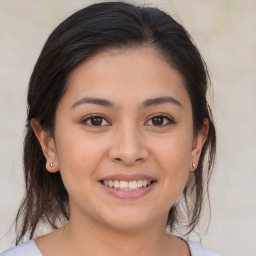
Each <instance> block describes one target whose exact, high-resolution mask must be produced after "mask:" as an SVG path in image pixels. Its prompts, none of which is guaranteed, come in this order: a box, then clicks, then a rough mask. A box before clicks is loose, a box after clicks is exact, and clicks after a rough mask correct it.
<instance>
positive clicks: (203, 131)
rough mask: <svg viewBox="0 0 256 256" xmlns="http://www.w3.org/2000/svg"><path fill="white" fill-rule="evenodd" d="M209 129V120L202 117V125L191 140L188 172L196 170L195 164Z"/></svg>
mask: <svg viewBox="0 0 256 256" xmlns="http://www.w3.org/2000/svg"><path fill="white" fill-rule="evenodd" d="M208 131H209V120H208V119H207V118H205V119H204V121H203V125H202V126H201V128H200V130H199V131H198V133H197V134H196V135H195V138H194V140H193V147H192V151H191V164H190V170H189V171H190V172H194V171H195V170H196V166H197V165H198V162H199V159H200V155H201V151H202V148H203V146H204V143H205V141H206V139H207V135H208Z"/></svg>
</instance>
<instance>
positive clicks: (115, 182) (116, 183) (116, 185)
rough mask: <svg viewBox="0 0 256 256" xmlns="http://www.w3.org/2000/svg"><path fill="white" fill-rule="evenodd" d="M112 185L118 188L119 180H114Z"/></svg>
mask: <svg viewBox="0 0 256 256" xmlns="http://www.w3.org/2000/svg"><path fill="white" fill-rule="evenodd" d="M114 187H115V188H119V187H120V184H119V181H118V180H115V181H114Z"/></svg>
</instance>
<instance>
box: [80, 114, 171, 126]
mask: <svg viewBox="0 0 256 256" xmlns="http://www.w3.org/2000/svg"><path fill="white" fill-rule="evenodd" d="M94 118H100V119H104V120H105V121H107V120H106V118H105V117H104V116H102V115H99V114H92V115H89V116H88V117H86V118H85V119H84V120H83V121H82V123H83V124H86V125H88V126H91V127H95V128H100V127H102V126H109V125H92V124H88V123H87V121H89V120H92V119H94ZM154 118H163V119H165V120H167V122H168V123H167V124H164V125H153V126H155V127H160V128H161V127H165V126H168V125H171V124H174V123H175V122H174V120H173V119H172V118H170V117H168V116H166V115H162V114H158V115H155V116H153V117H151V118H150V119H149V120H152V119H154ZM149 120H148V121H149ZM148 121H147V122H148ZM107 122H108V121H107ZM151 122H152V121H151ZM163 122H164V121H163ZM108 123H109V122H108Z"/></svg>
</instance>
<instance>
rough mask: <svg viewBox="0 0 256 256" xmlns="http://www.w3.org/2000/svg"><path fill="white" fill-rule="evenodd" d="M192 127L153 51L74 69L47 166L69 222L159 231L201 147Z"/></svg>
mask: <svg viewBox="0 0 256 256" xmlns="http://www.w3.org/2000/svg"><path fill="white" fill-rule="evenodd" d="M192 123H193V122H192V109H191V103H190V99H189V96H188V93H187V91H186V90H185V87H184V84H183V80H182V77H181V74H180V73H179V72H178V71H177V70H176V69H174V68H173V67H172V66H171V65H170V64H168V63H167V62H166V61H165V60H164V58H162V57H161V55H159V53H158V52H157V51H156V50H154V49H153V48H150V47H141V48H137V49H111V50H107V51H103V52H101V53H98V54H97V55H95V56H93V57H91V58H90V59H88V60H86V61H85V62H84V63H82V64H81V65H80V66H79V67H77V68H76V69H75V70H74V71H73V72H72V74H71V76H70V79H69V84H68V89H67V92H66V93H65V95H64V96H63V97H62V99H61V100H60V102H59V105H58V107H57V111H56V120H55V137H54V141H53V139H52V140H51V143H53V147H51V149H49V150H51V152H50V154H48V159H47V160H49V162H53V163H54V167H53V169H51V167H49V166H48V169H49V171H53V170H56V171H57V170H60V172H61V176H62V178H63V182H64V185H65V187H66V189H67V191H68V194H69V198H70V211H71V220H72V218H85V219H88V220H90V221H96V222H97V223H101V224H102V225H107V226H112V227H118V228H125V229H127V228H131V229H134V228H140V227H143V226H145V225H152V223H156V222H159V221H160V222H164V223H166V219H167V216H168V212H169V209H170V207H171V206H172V205H173V204H174V203H175V201H176V200H177V199H178V197H179V195H180V194H181V192H182V191H183V189H184V187H185V185H186V182H187V179H188V175H189V172H190V171H194V170H193V167H192V162H195V163H197V162H198V159H199V155H200V150H201V147H202V145H203V142H204V139H205V136H203V135H202V134H200V135H198V136H197V137H196V138H195V137H193V125H192ZM48 153H49V152H48ZM54 168H55V169H54ZM148 184H149V185H148Z"/></svg>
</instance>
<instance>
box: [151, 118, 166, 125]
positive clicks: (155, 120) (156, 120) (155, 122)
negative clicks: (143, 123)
mask: <svg viewBox="0 0 256 256" xmlns="http://www.w3.org/2000/svg"><path fill="white" fill-rule="evenodd" d="M163 122H164V118H163V117H162V116H157V117H154V118H152V123H153V125H162V124H163Z"/></svg>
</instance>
